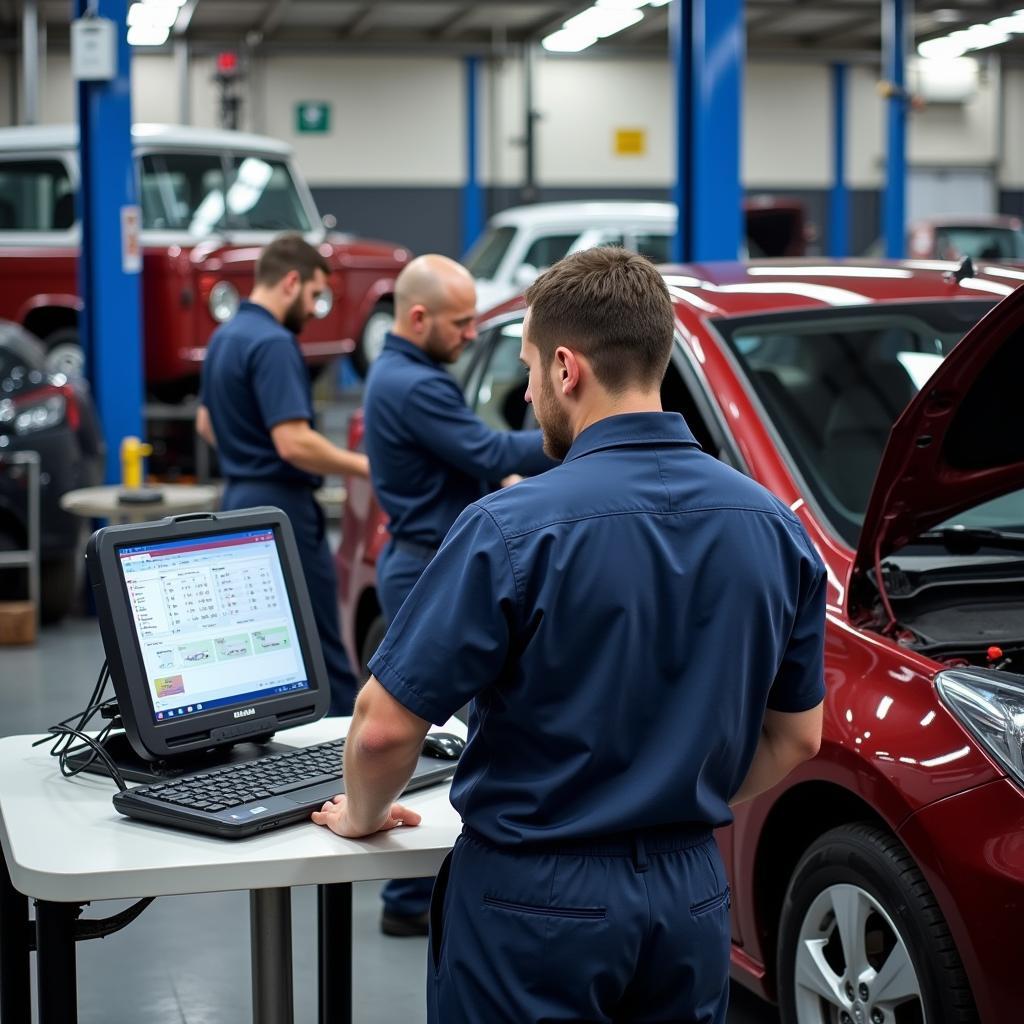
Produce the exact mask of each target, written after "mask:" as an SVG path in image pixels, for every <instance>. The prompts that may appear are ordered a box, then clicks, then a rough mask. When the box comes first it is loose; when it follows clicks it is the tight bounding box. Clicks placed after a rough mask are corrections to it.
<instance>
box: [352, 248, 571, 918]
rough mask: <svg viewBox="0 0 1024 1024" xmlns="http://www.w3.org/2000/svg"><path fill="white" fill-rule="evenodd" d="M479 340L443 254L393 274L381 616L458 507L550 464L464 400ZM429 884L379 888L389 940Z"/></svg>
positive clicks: (461, 284)
mask: <svg viewBox="0 0 1024 1024" xmlns="http://www.w3.org/2000/svg"><path fill="white" fill-rule="evenodd" d="M475 338H476V285H475V283H474V282H473V278H472V276H471V275H470V274H469V272H468V271H467V270H466V269H465V268H464V267H462V266H461V265H460V264H458V263H456V262H455V261H454V260H450V259H448V258H447V257H446V256H437V255H427V256H420V257H418V258H417V259H415V260H413V261H412V262H411V263H409V265H408V266H406V267H405V268H404V269H403V270H402V272H401V273H400V274H399V275H398V279H397V280H396V281H395V325H394V329H393V330H392V332H391V333H390V334H389V335H388V337H387V340H386V342H385V344H384V351H383V353H382V354H381V356H380V358H379V359H378V360H377V362H376V363H374V366H373V369H372V371H371V373H370V377H369V381H368V382H367V387H366V394H365V398H364V408H365V417H366V419H365V424H366V435H365V436H366V452H367V454H368V455H369V456H370V466H371V474H370V477H371V480H372V481H373V489H374V491H375V492H376V494H377V498H378V500H379V501H380V504H381V506H382V507H383V509H384V511H385V512H387V514H388V517H389V519H390V523H389V527H388V528H389V530H390V533H391V542H390V543H389V544H388V546H387V548H385V550H384V552H383V554H382V556H381V558H380V560H379V561H378V563H377V593H378V595H379V597H380V603H381V610H382V612H383V615H384V619H385V622H387V623H390V622H392V621H393V620H394V617H395V616H396V615H397V614H398V609H399V608H401V606H402V602H403V601H404V600H405V598H406V595H407V594H408V593H409V591H410V590H412V588H413V585H414V584H415V583H416V581H417V580H418V579H419V578H420V575H421V573H422V572H423V570H424V569H425V568H426V567H427V564H428V563H429V562H430V560H431V558H433V557H434V554H435V552H436V551H437V549H438V547H439V546H440V544H441V541H442V540H444V537H445V534H447V532H448V530H449V529H450V528H451V525H452V523H454V522H455V520H456V519H457V518H458V516H459V514H460V513H461V512H462V510H463V509H464V508H465V507H466V506H467V505H469V504H470V502H473V501H476V499H477V498H480V497H482V496H483V495H485V494H486V493H487V492H488V491H490V490H493V489H494V487H495V486H497V485H498V483H499V482H500V481H502V480H503V478H506V477H508V476H510V475H512V474H523V475H528V474H534V473H542V472H543V471H544V470H546V469H550V468H551V466H553V465H554V463H553V462H552V461H551V460H550V459H549V458H548V457H547V456H546V455H545V454H544V452H543V439H542V437H541V432H540V431H539V430H534V431H524V432H518V433H516V432H512V433H509V432H503V431H497V430H493V429H491V427H489V426H488V425H487V424H486V423H484V422H483V420H481V419H479V417H477V416H475V415H474V414H473V413H472V412H471V411H470V409H469V407H468V406H467V405H466V400H465V398H464V397H463V394H462V390H461V389H460V387H459V385H458V384H457V383H456V381H455V379H454V378H453V377H452V375H451V374H450V373H449V372H448V371H447V370H446V369H445V367H446V366H448V365H450V364H451V363H454V362H455V361H456V360H457V359H458V358H459V356H460V355H461V354H462V353H463V351H464V350H465V349H466V346H467V345H469V344H470V343H471V342H472V341H473V340H474V339H475ZM432 885H433V880H432V879H404V880H402V881H395V882H391V883H389V884H388V885H387V886H386V887H385V889H384V892H383V898H384V909H383V913H382V915H381V930H382V931H383V932H384V933H385V934H386V935H395V936H406V935H426V934H427V906H428V904H429V901H430V890H431V887H432Z"/></svg>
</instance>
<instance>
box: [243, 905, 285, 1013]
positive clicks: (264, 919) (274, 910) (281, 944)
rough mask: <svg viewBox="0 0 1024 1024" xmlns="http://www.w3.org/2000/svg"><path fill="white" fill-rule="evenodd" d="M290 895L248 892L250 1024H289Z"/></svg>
mask: <svg viewBox="0 0 1024 1024" xmlns="http://www.w3.org/2000/svg"><path fill="white" fill-rule="evenodd" d="M291 899H292V893H291V890H290V889H253V890H252V891H251V892H250V893H249V925H250V935H251V944H252V1021H253V1024H292V1021H293V1020H294V1008H293V1004H292V902H291Z"/></svg>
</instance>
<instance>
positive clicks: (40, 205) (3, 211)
mask: <svg viewBox="0 0 1024 1024" xmlns="http://www.w3.org/2000/svg"><path fill="white" fill-rule="evenodd" d="M74 223H75V193H74V190H73V189H72V187H71V181H70V179H69V178H68V172H67V168H65V166H64V164H62V163H61V162H60V161H59V160H11V161H6V162H4V163H0V231H67V230H69V229H70V228H71V227H72V225H73V224H74Z"/></svg>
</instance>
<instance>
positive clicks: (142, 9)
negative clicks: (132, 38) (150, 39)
mask: <svg viewBox="0 0 1024 1024" xmlns="http://www.w3.org/2000/svg"><path fill="white" fill-rule="evenodd" d="M177 17H178V5H177V4H175V3H166V2H164V3H156V2H150V3H135V4H132V5H131V7H129V8H128V24H129V25H139V26H147V25H153V26H157V25H161V26H162V25H166V26H167V27H168V28H170V27H171V25H173V24H174V22H175V20H176V19H177Z"/></svg>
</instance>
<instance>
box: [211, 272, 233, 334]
mask: <svg viewBox="0 0 1024 1024" xmlns="http://www.w3.org/2000/svg"><path fill="white" fill-rule="evenodd" d="M209 307H210V316H212V317H213V319H214V320H216V321H217V323H219V324H222V323H225V322H226V321H228V320H230V319H231V318H232V317H233V316H234V315H235V314H236V313H237V312H238V289H237V288H235V286H234V285H233V284H231V282H230V281H218V282H217V283H216V284H215V285H214V286H213V287H212V288H211V289H210V302H209Z"/></svg>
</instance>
